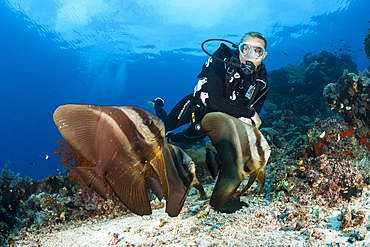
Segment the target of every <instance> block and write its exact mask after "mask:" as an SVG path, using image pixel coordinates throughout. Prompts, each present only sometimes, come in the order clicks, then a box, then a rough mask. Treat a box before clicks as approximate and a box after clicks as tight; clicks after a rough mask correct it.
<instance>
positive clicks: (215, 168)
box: [206, 148, 220, 179]
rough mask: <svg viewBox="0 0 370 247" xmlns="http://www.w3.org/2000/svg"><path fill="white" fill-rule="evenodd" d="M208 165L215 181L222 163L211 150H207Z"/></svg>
mask: <svg viewBox="0 0 370 247" xmlns="http://www.w3.org/2000/svg"><path fill="white" fill-rule="evenodd" d="M206 165H207V167H208V170H209V172H210V173H211V176H212V178H213V179H215V178H216V177H217V175H218V172H219V171H220V162H219V160H218V158H217V154H216V152H215V151H213V150H212V149H210V148H206Z"/></svg>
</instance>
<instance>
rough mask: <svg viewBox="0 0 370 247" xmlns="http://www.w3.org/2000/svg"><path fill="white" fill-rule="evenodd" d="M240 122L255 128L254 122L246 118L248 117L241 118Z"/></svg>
mask: <svg viewBox="0 0 370 247" xmlns="http://www.w3.org/2000/svg"><path fill="white" fill-rule="evenodd" d="M239 120H240V121H242V122H244V123H246V124H249V125H252V126H253V122H252V120H251V119H250V118H246V117H240V118H239Z"/></svg>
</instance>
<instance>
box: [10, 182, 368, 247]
mask: <svg viewBox="0 0 370 247" xmlns="http://www.w3.org/2000/svg"><path fill="white" fill-rule="evenodd" d="M210 189H211V188H209V189H208V192H210ZM193 190H194V189H193ZM192 192H193V191H192ZM369 196H370V189H369V188H365V189H364V191H363V193H362V196H361V197H360V198H357V199H352V200H351V201H350V202H349V203H345V204H343V205H341V207H340V208H326V207H319V206H310V207H308V206H307V207H306V206H301V205H298V204H294V203H282V202H279V201H267V200H264V199H263V197H257V196H255V195H248V196H243V197H241V200H240V201H239V200H234V201H232V200H231V201H229V202H228V203H227V204H228V205H226V206H225V207H224V208H223V209H217V210H215V209H214V208H211V207H210V206H209V205H208V200H206V201H204V200H199V199H198V197H199V196H198V195H197V194H196V193H194V192H193V193H190V195H189V197H188V198H187V200H186V202H185V205H184V207H183V209H182V211H181V213H180V214H179V216H177V217H173V218H172V217H169V216H168V215H167V213H165V208H164V207H162V208H160V209H155V210H153V214H152V215H149V216H137V215H134V214H128V215H126V216H120V217H117V218H115V219H103V220H102V219H89V220H85V221H81V222H66V223H65V224H64V225H63V226H62V227H60V229H59V230H56V229H53V230H49V231H44V233H38V234H37V233H30V232H28V233H24V236H23V237H22V238H21V240H18V241H16V242H15V246H28V247H31V246H48V247H49V246H50V247H51V246H63V247H65V246H162V245H167V246H370V233H368V230H367V227H370V225H369V224H370V219H369V215H370V199H369ZM152 204H153V206H154V207H158V206H161V205H160V204H163V203H162V202H159V201H158V200H156V201H153V202H152ZM163 206H165V205H163ZM228 210H232V211H235V212H233V213H223V212H220V211H228ZM345 212H349V213H347V216H348V215H350V212H355V213H356V212H357V213H358V212H360V213H361V214H362V215H363V216H364V217H362V218H361V220H358V219H348V217H347V216H345V215H346V214H345ZM346 217H347V218H346ZM345 220H346V221H347V224H346V225H347V226H346V228H345V229H342V230H340V229H339V227H340V224H341V223H342V225H343V221H345ZM41 232H42V231H41Z"/></svg>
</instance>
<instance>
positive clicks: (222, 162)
mask: <svg viewBox="0 0 370 247" xmlns="http://www.w3.org/2000/svg"><path fill="white" fill-rule="evenodd" d="M201 125H202V128H203V130H205V131H206V132H207V133H206V134H207V135H208V137H209V138H210V139H211V141H212V144H213V146H214V147H215V148H216V150H217V154H216V153H215V152H213V151H211V150H210V149H209V150H207V156H208V157H206V163H207V165H208V166H209V168H210V172H211V175H212V176H213V177H214V178H215V177H216V176H217V174H218V179H217V182H216V185H215V187H214V189H213V192H212V196H211V200H210V204H211V206H213V207H219V206H221V205H223V204H224V203H226V202H227V201H228V200H229V199H230V198H231V197H232V196H233V194H234V193H235V192H236V190H237V188H238V187H239V185H240V183H241V182H242V181H243V180H244V179H246V178H247V177H248V176H249V181H248V184H247V185H246V187H245V188H244V189H243V190H242V192H240V193H239V194H238V195H237V196H241V195H242V193H244V192H245V191H246V190H247V189H248V188H249V187H250V186H251V185H252V184H253V182H254V181H255V180H256V178H257V179H258V181H259V190H258V194H259V195H260V194H261V193H262V191H263V187H264V184H265V180H266V173H265V170H264V167H265V166H266V164H267V161H268V159H269V157H270V153H271V149H270V147H269V145H268V143H267V141H266V139H265V138H264V136H263V135H262V133H261V132H260V131H259V130H258V129H257V128H255V127H253V126H251V125H249V124H246V123H244V122H242V121H240V120H239V119H237V118H234V117H232V116H230V115H227V114H225V113H222V112H211V113H208V114H207V115H205V116H204V118H203V120H202V122H201Z"/></svg>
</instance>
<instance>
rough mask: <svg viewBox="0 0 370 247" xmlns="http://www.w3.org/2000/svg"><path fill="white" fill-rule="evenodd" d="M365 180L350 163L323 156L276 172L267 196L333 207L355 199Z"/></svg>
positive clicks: (284, 200)
mask: <svg viewBox="0 0 370 247" xmlns="http://www.w3.org/2000/svg"><path fill="white" fill-rule="evenodd" d="M365 177H366V174H365V173H364V172H363V171H360V170H359V169H358V168H357V167H356V166H354V165H353V164H352V162H351V161H347V160H342V161H338V160H336V159H332V158H328V156H327V155H322V156H319V157H316V158H308V159H300V160H298V161H297V162H295V163H290V164H287V165H286V166H285V167H284V168H283V169H281V170H280V171H279V172H277V174H276V176H275V177H274V178H273V179H272V184H273V185H274V186H273V187H272V186H271V187H270V190H271V193H270V196H272V197H273V198H277V200H281V201H283V202H295V203H299V204H301V205H309V206H312V205H322V206H327V207H333V206H336V205H340V204H341V203H343V201H345V200H350V199H351V198H352V197H358V196H359V195H360V194H361V191H362V188H363V187H364V186H365V184H364V179H365Z"/></svg>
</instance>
